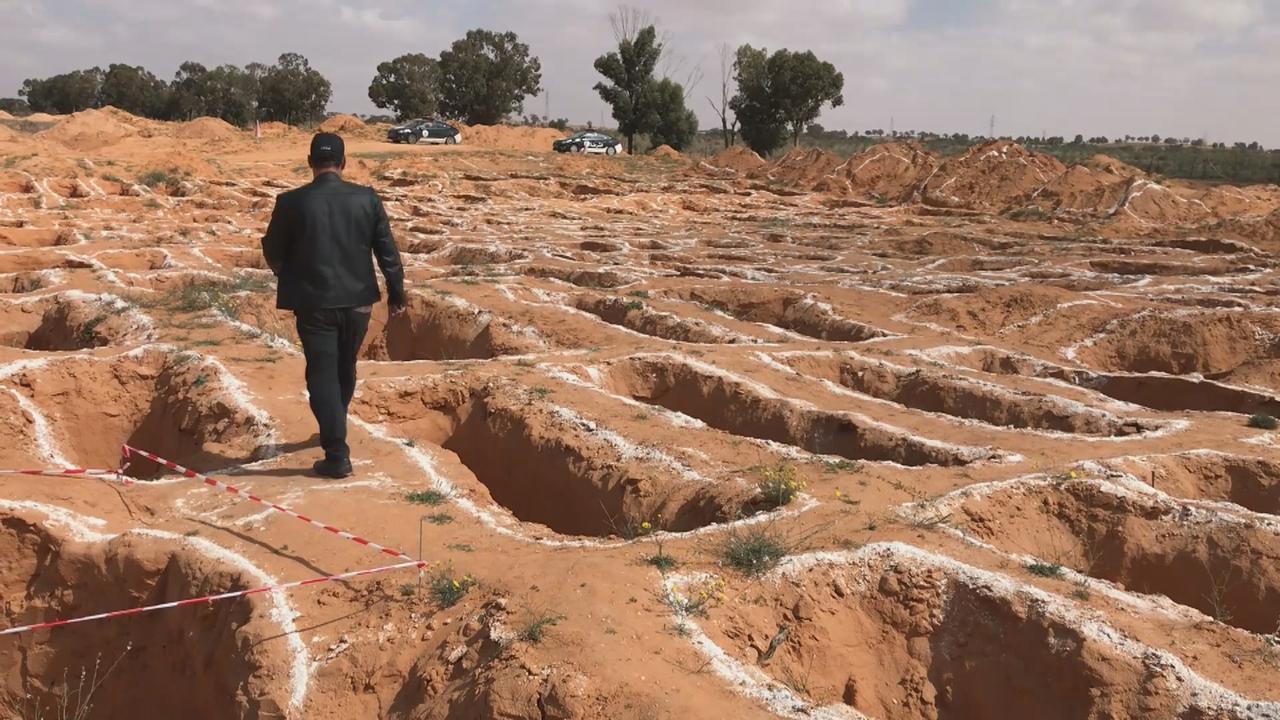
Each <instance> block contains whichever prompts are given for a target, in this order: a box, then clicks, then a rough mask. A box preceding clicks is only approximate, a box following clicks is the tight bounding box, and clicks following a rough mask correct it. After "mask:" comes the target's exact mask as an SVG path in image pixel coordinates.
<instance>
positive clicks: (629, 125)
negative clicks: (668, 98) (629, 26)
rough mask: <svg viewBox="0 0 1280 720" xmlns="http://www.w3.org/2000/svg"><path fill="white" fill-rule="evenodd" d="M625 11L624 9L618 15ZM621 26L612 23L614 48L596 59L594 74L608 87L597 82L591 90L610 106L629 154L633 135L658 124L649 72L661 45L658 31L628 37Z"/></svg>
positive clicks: (649, 27) (647, 28)
mask: <svg viewBox="0 0 1280 720" xmlns="http://www.w3.org/2000/svg"><path fill="white" fill-rule="evenodd" d="M625 12H626V9H624V10H623V11H622V12H621V13H619V14H618V15H619V16H621V15H622V14H623V13H625ZM622 24H623V23H622V22H621V21H619V20H618V19H615V20H614V26H615V34H617V35H618V36H619V40H618V49H617V50H616V51H612V52H609V53H607V54H605V55H601V56H600V57H598V58H596V62H595V68H596V72H598V73H600V74H601V75H603V76H604V77H605V79H606V80H608V81H609V84H605V83H603V82H598V83H596V85H595V91H596V92H598V93H600V98H601V99H602V100H604V101H605V102H606V103H608V104H609V105H610V106H611V107H613V119H614V120H617V121H618V132H620V133H622V134H623V135H624V136H626V138H627V152H628V153H630V152H633V150H634V148H635V137H636V135H637V134H638V133H644V132H649V131H651V130H652V129H653V128H654V127H656V126H657V124H658V120H659V118H658V113H657V108H656V107H654V101H655V100H656V98H657V97H658V93H657V92H656V91H655V89H654V79H653V73H654V70H655V69H656V68H657V66H658V60H659V59H660V58H661V57H662V43H660V42H658V31H657V29H656V28H655V27H654V26H653V25H646V26H645V27H643V28H641V29H639V30H637V31H635V32H634V33H633V34H632V36H631V37H628V36H627V33H625V32H622V31H620V30H619V29H618V28H619V26H620V25H622ZM624 27H625V26H624ZM681 105H682V106H683V100H682V102H681Z"/></svg>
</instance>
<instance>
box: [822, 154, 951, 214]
mask: <svg viewBox="0 0 1280 720" xmlns="http://www.w3.org/2000/svg"><path fill="white" fill-rule="evenodd" d="M938 164H939V160H938V156H937V155H934V154H933V153H931V152H929V151H928V150H925V149H924V147H923V146H922V145H920V144H919V143H916V142H893V143H883V144H881V145H876V146H874V147H870V148H867V149H866V150H863V151H862V152H860V153H858V154H857V155H854V156H853V157H851V158H849V160H848V161H847V162H845V163H844V164H843V165H841V166H840V167H838V168H836V169H835V171H834V172H833V173H832V174H831V175H830V177H828V178H826V179H825V180H824V181H823V183H821V184H820V185H819V188H818V189H821V190H826V191H828V192H832V193H836V194H842V195H850V196H855V197H864V198H870V199H873V200H887V201H890V202H908V201H910V200H911V199H912V198H913V197H914V196H915V195H917V194H918V193H919V190H920V185H921V184H922V183H923V182H924V181H925V180H927V179H929V177H930V176H932V175H933V174H934V172H936V171H937V169H938Z"/></svg>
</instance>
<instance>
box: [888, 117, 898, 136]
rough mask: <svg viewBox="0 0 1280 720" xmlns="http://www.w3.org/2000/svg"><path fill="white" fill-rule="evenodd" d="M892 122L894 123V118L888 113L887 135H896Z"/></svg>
mask: <svg viewBox="0 0 1280 720" xmlns="http://www.w3.org/2000/svg"><path fill="white" fill-rule="evenodd" d="M893 123H894V118H893V116H892V115H890V116H889V137H898V133H897V132H896V131H895V130H894V125H893Z"/></svg>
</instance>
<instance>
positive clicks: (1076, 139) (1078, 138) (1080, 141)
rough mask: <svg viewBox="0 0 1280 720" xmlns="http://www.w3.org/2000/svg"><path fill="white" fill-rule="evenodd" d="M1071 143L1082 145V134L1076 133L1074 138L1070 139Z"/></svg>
mask: <svg viewBox="0 0 1280 720" xmlns="http://www.w3.org/2000/svg"><path fill="white" fill-rule="evenodd" d="M1071 144H1072V145H1083V144H1084V136H1083V135H1076V137H1075V139H1074V140H1072V141H1071Z"/></svg>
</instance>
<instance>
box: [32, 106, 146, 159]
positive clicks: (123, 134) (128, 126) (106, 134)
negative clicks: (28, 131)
mask: <svg viewBox="0 0 1280 720" xmlns="http://www.w3.org/2000/svg"><path fill="white" fill-rule="evenodd" d="M140 120H141V119H140V118H137V117H134V116H133V115H130V114H129V113H127V112H124V111H123V110H116V109H115V108H111V107H107V108H102V109H100V110H84V111H82V112H78V113H74V114H72V115H68V116H66V117H65V118H64V119H62V120H59V121H58V123H57V124H56V125H54V126H53V127H51V128H49V129H48V130H43V131H41V132H39V133H37V135H38V136H40V137H42V138H44V139H46V140H52V141H54V142H57V143H61V144H62V145H65V146H66V147H69V148H71V149H73V150H96V149H98V148H101V147H106V146H108V145H114V144H116V143H118V142H120V141H121V140H124V139H125V138H130V137H135V136H138V135H141V134H143V127H141V126H142V122H137V121H140ZM150 135H151V133H147V136H150Z"/></svg>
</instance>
